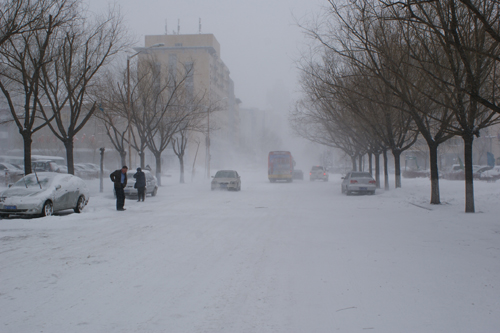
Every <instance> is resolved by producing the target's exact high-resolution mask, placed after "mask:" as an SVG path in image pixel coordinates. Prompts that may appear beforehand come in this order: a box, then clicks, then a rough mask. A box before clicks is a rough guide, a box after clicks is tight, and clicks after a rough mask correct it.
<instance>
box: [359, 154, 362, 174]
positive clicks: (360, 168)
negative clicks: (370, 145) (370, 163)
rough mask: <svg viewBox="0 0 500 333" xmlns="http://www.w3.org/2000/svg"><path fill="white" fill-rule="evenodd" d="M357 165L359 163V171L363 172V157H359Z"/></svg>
mask: <svg viewBox="0 0 500 333" xmlns="http://www.w3.org/2000/svg"><path fill="white" fill-rule="evenodd" d="M358 163H359V171H363V155H359V157H358Z"/></svg>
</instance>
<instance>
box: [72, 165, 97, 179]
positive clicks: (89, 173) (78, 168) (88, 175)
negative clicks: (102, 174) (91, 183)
mask: <svg viewBox="0 0 500 333" xmlns="http://www.w3.org/2000/svg"><path fill="white" fill-rule="evenodd" d="M75 175H77V176H78V177H80V178H83V179H94V178H99V171H97V170H95V169H93V168H91V167H90V166H88V165H86V164H75Z"/></svg>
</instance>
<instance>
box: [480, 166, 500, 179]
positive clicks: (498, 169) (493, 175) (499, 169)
mask: <svg viewBox="0 0 500 333" xmlns="http://www.w3.org/2000/svg"><path fill="white" fill-rule="evenodd" d="M479 179H481V180H486V181H488V182H495V181H497V179H500V165H497V166H494V167H493V168H491V169H489V170H485V171H483V172H481V174H480V175H479Z"/></svg>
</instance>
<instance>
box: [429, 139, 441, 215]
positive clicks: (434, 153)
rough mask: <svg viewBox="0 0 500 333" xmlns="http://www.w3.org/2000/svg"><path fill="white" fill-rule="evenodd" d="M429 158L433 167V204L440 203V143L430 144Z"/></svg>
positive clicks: (431, 167)
mask: <svg viewBox="0 0 500 333" xmlns="http://www.w3.org/2000/svg"><path fill="white" fill-rule="evenodd" d="M427 144H428V146H429V158H430V169H431V205H439V204H440V203H441V199H440V198H439V169H438V145H437V144H429V143H427Z"/></svg>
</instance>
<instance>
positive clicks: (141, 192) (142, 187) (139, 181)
mask: <svg viewBox="0 0 500 333" xmlns="http://www.w3.org/2000/svg"><path fill="white" fill-rule="evenodd" d="M134 178H135V185H134V187H135V188H136V189H137V202H139V201H141V198H142V201H144V199H145V197H146V175H145V174H144V172H143V171H142V170H141V168H137V172H136V173H135V175H134Z"/></svg>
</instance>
